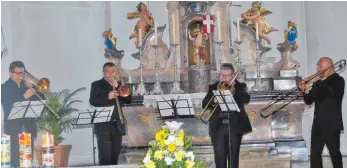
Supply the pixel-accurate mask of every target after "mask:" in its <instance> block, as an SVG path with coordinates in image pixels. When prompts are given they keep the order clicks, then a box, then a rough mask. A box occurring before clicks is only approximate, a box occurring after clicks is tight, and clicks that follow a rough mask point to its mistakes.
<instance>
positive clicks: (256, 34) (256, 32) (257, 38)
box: [255, 23, 259, 43]
mask: <svg viewBox="0 0 347 168" xmlns="http://www.w3.org/2000/svg"><path fill="white" fill-rule="evenodd" d="M255 38H256V40H257V43H258V41H259V28H258V23H256V24H255Z"/></svg>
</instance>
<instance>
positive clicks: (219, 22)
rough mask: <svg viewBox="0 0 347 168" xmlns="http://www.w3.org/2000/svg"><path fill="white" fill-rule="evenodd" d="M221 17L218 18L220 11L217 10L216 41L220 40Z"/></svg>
mask: <svg viewBox="0 0 347 168" xmlns="http://www.w3.org/2000/svg"><path fill="white" fill-rule="evenodd" d="M220 20H221V18H220V13H219V12H217V26H218V28H217V29H218V32H217V33H218V41H222V33H221V32H222V30H221V24H222V23H221V21H220Z"/></svg>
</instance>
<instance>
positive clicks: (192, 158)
mask: <svg viewBox="0 0 347 168" xmlns="http://www.w3.org/2000/svg"><path fill="white" fill-rule="evenodd" d="M185 156H186V157H187V158H190V159H191V160H192V161H194V157H195V156H194V154H193V152H192V151H190V152H187V153H186V154H185Z"/></svg>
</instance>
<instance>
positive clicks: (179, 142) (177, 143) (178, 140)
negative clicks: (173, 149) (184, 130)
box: [175, 138, 184, 146]
mask: <svg viewBox="0 0 347 168" xmlns="http://www.w3.org/2000/svg"><path fill="white" fill-rule="evenodd" d="M175 143H176V145H177V146H183V145H184V143H183V140H182V139H179V138H176V142H175Z"/></svg>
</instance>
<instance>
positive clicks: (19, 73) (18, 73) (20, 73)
mask: <svg viewBox="0 0 347 168" xmlns="http://www.w3.org/2000/svg"><path fill="white" fill-rule="evenodd" d="M12 73H15V74H17V75H23V74H24V71H23V72H12Z"/></svg>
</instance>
